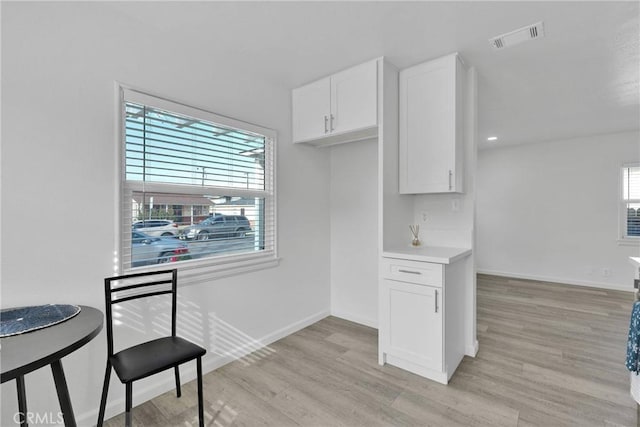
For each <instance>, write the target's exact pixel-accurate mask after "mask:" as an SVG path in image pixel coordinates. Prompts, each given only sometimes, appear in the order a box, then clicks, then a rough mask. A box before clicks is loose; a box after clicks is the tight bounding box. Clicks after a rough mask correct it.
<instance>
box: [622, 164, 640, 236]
mask: <svg viewBox="0 0 640 427" xmlns="http://www.w3.org/2000/svg"><path fill="white" fill-rule="evenodd" d="M637 167H640V163H638V162H634V163H624V164H622V165H621V166H620V168H619V178H618V244H619V245H625V246H640V236H629V235H627V231H628V228H627V227H628V224H627V218H628V216H627V215H628V212H627V209H628V208H627V204H628V203H640V199H625V198H624V194H623V193H624V191H623V189H624V170H625V169H628V168H637Z"/></svg>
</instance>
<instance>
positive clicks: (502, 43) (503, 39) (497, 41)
mask: <svg viewBox="0 0 640 427" xmlns="http://www.w3.org/2000/svg"><path fill="white" fill-rule="evenodd" d="M541 37H544V26H543V24H542V21H540V22H536V23H535V24H531V25H527V26H526V27H522V28H518V29H517V30H513V31H511V32H509V33H505V34H501V35H499V36H496V37H492V38H490V39H489V43H490V44H491V47H493V48H494V49H496V50H500V49H504V48H505V47H511V46H514V45H516V44H518V43H522V42H526V41H527V40H534V39H539V38H541Z"/></svg>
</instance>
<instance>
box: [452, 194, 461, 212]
mask: <svg viewBox="0 0 640 427" xmlns="http://www.w3.org/2000/svg"><path fill="white" fill-rule="evenodd" d="M451 210H452V211H453V212H458V211H459V210H460V199H458V198H457V197H456V198H455V199H453V200H451Z"/></svg>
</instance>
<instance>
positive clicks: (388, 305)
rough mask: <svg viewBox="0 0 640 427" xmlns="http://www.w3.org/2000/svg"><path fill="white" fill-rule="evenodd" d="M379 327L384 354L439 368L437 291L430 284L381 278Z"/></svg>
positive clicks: (439, 300)
mask: <svg viewBox="0 0 640 427" xmlns="http://www.w3.org/2000/svg"><path fill="white" fill-rule="evenodd" d="M381 297H382V301H383V303H382V304H381V313H380V315H381V327H382V335H383V337H382V340H383V343H382V344H383V347H384V349H385V352H386V353H387V354H390V355H393V356H396V357H399V358H402V359H404V360H407V361H409V362H412V363H416V364H418V365H420V366H424V367H427V368H429V369H433V370H436V371H441V370H442V360H443V345H442V337H443V332H442V302H441V291H440V289H438V288H434V287H431V286H423V285H416V284H411V283H403V282H396V281H395V280H387V279H385V280H383V292H382V295H381Z"/></svg>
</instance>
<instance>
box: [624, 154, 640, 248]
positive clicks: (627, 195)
mask: <svg viewBox="0 0 640 427" xmlns="http://www.w3.org/2000/svg"><path fill="white" fill-rule="evenodd" d="M621 175H622V185H621V187H622V197H621V203H620V217H621V221H620V224H621V230H620V231H621V233H620V234H621V236H622V238H623V239H629V240H632V239H638V241H640V165H631V166H623V167H622V174H621Z"/></svg>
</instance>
